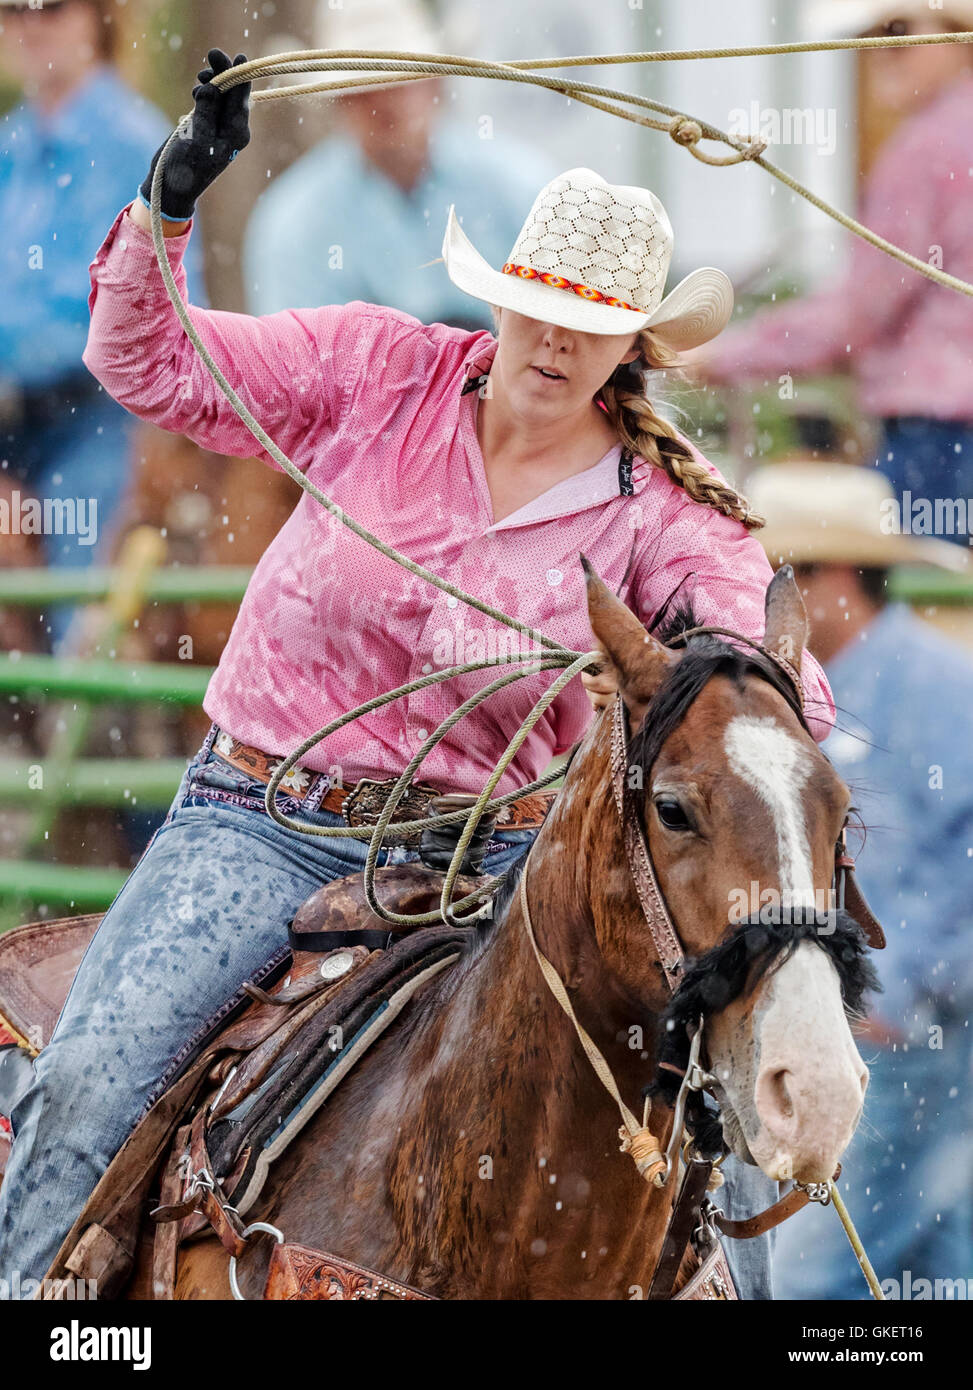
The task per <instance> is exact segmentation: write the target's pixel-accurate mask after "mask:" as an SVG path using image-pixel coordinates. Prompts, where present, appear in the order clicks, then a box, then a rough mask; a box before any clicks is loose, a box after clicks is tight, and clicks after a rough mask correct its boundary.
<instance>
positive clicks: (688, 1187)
mask: <svg viewBox="0 0 973 1390" xmlns="http://www.w3.org/2000/svg"><path fill="white" fill-rule="evenodd" d="M703 634H712V635H720V636H724V637H729V638H732V639H734V640H735V641H738V642H742V643H743V644H745V645H746V646H749V647H752V648H754V649H755V650H756V651H758V652H760V653H761V654H762V655H763V656H764V657H766V658H767V659H768V660H769V661H771V662H772V663H774V664H775V665H776V666H777V667H778V669H780V670H781V671H782V672H783V674H784V675H785V676H786V678H787V680H788V682H789V683H790V685H791V687H792V688H793V691H794V695H795V699H796V702H797V706H798V708H799V709H800V711H801V714H802V715H803V713H804V690H803V686H802V683H801V678H800V675H799V673H798V671H797V670H796V669H795V667H794V666H793V665H792V664H791V662H790V661H788V660H787V659H786V658H785V657H783V656H781V655H780V654H779V653H778V652H775V651H773V650H772V649H770V648H769V647H765V646H764V645H763V644H762V643H760V642H756V641H754V640H753V639H752V638H749V637H745V636H743V635H742V634H741V633H738V632H734V631H733V630H732V629H729V628H723V627H710V626H707V627H702V626H700V627H693V628H689V629H686V630H685V631H683V632H681V633H679V634H678V636H677V637H675V638H673V639H672V642H673V643H675V642H684V641H686V640H687V639H688V638H689V637H692V636H698V635H703ZM667 645H670V644H667ZM628 767H629V729H628V710H627V707H626V705H625V702H624V700H623V699H622V696H621V694H620V693H619V692H616V695H615V699H614V703H613V705H612V724H611V746H610V774H611V784H612V794H613V798H614V801H615V806H616V809H617V811H618V816H619V820H620V822H621V831H622V839H623V842H624V845H625V854H626V858H627V860H628V865H629V870H630V872H631V875H632V880H633V882H634V885H635V891H636V894H637V896H638V900H639V904H640V906H641V909H642V914H643V917H644V918H645V922H646V925H647V926H648V929H649V934H650V936H651V938H652V943H653V946H654V948H655V952H656V955H657V957H658V960H659V964H660V966H661V968H662V972H663V975H664V976H665V980H666V984H667V985H668V987H669V990H670V992H671V993H672V994H675V992H676V990H677V989H678V987H679V983H680V980H681V977H682V975H683V972H684V970H685V966H686V961H687V954H686V951H685V949H684V947H683V945H682V942H681V940H680V937H679V932H678V930H677V928H676V924H675V923H674V921H673V919H672V915H671V913H670V912H669V908H668V906H667V904H666V901H665V898H664V897H663V894H662V891H661V889H660V887H659V883H658V879H657V877H656V872H655V867H654V865H653V863H652V855H651V853H650V850H649V846H648V842H647V840H646V836H645V833H644V831H643V829H642V822H641V818H640V816H639V813H638V807H637V805H636V802H635V797H634V795H633V791H632V788H631V787H630V784H629V779H628V776H627V771H628ZM845 836H846V826H843V827H842V830H841V834H840V836H839V838H838V841H837V843H836V845H835V859H834V880H833V890H834V895H835V901H836V903H837V905H838V907H839V908H842V909H844V910H845V911H846V912H848V913H849V914H850V915H851V916H852V917H853V918H854V919H855V920H856V921H857V923H858V925H859V926H860V927H861V929H862V932H863V933H864V936H865V939H866V941H867V942H868V944H869V945H870V946H872V947H873V948H881V947H882V946H884V945H885V937H884V934H883V932H882V928H881V926H880V925H879V923H878V921H877V920H876V918H875V917H874V916H873V915H872V913H871V911H870V910H869V908H868V905H867V903H866V902H865V899H864V897H863V896H862V894H861V891H860V889H859V888H858V885H857V882H856V880H855V876H854V863H855V861H854V859H853V858H852V857H851V855H850V854H849V853H848V851H847V847H846V840H845ZM528 864H529V856H528V857H527V859H526V860H525V861H524V865H523V869H522V872H521V877H520V885H519V891H520V905H521V911H522V915H523V919H524V927H525V930H526V932H527V935H528V938H529V940H530V943H531V946H532V948H533V951H534V955H535V957H536V959H537V962H538V965H539V966H540V969H541V972H542V974H543V976H544V979H545V981H546V982H547V985H548V987H549V988H550V990H551V993H552V994H553V995H554V997H555V999H556V1000H557V1002H558V1004H559V1005H560V1007H561V1008H562V1010H563V1011H564V1012H565V1013H566V1014H567V1016H568V1018H569V1019H570V1021H571V1023H572V1024H573V1026H574V1029H575V1032H576V1033H577V1035H578V1039H579V1041H580V1043H581V1045H582V1047H583V1049H584V1051H585V1053H586V1055H587V1057H588V1060H589V1061H590V1063H591V1065H592V1067H593V1068H594V1070H595V1073H596V1074H597V1076H598V1077H599V1079H600V1081H601V1082H602V1085H603V1086H604V1087H605V1089H606V1090H607V1091H608V1093H609V1094H610V1095H611V1097H612V1099H613V1100H614V1101H615V1103H616V1105H617V1107H618V1110H619V1114H620V1115H621V1119H622V1125H621V1128H620V1129H619V1132H618V1133H619V1138H620V1139H621V1151H622V1152H623V1153H628V1154H630V1156H631V1158H632V1159H633V1161H634V1163H635V1166H636V1168H637V1169H638V1171H639V1173H640V1174H641V1175H642V1177H643V1178H644V1179H645V1180H646V1181H647V1182H649V1183H651V1184H652V1185H653V1186H655V1187H656V1188H664V1187H666V1185H667V1184H668V1183H669V1182H670V1179H671V1178H673V1176H674V1175H675V1174H676V1172H677V1169H678V1162H679V1152H680V1148H681V1146H682V1145H683V1143H684V1140H685V1135H684V1124H685V1118H686V1108H687V1105H688V1103H689V1099H690V1097H691V1096H692V1095H696V1094H699V1093H701V1092H703V1091H706V1090H709V1089H710V1087H711V1086H713V1085H714V1084H715V1082H716V1078H715V1077H713V1076H712V1075H711V1074H710V1073H709V1072H707V1071H705V1070H704V1069H703V1067H702V1065H701V1063H700V1055H701V1048H702V1040H703V1023H704V1019H703V1017H702V1016H700V1018H699V1020H698V1023H697V1024H696V1026H695V1028H694V1030H693V1031H692V1033H691V1037H690V1040H689V1056H688V1062H687V1065H686V1067H685V1070H684V1071H683V1072H682V1078H681V1082H680V1085H679V1090H678V1092H677V1095H676V1098H675V1102H674V1104H673V1107H672V1110H673V1120H672V1128H671V1131H670V1136H669V1141H668V1144H667V1146H666V1149H665V1151H664V1152H663V1150H662V1147H661V1142H660V1140H659V1139H658V1137H657V1136H656V1134H655V1133H654V1132H653V1130H652V1128H651V1100H650V1099H646V1101H645V1105H644V1107H643V1112H642V1117H641V1122H640V1121H639V1120H637V1119H636V1117H635V1115H634V1113H633V1112H632V1111H631V1110H630V1109H629V1107H628V1106H627V1105H626V1103H625V1101H624V1100H623V1098H622V1095H621V1092H620V1090H619V1088H618V1085H617V1083H616V1081H615V1078H614V1076H613V1075H612V1072H611V1068H610V1067H609V1065H608V1063H607V1061H606V1060H605V1058H604V1056H603V1055H602V1053H601V1052H600V1050H599V1049H598V1047H597V1045H596V1044H595V1042H594V1040H593V1039H592V1038H591V1036H590V1035H589V1034H588V1033H587V1031H586V1030H585V1029H584V1027H583V1026H582V1024H581V1023H580V1021H579V1019H578V1018H577V1015H576V1014H575V1011H574V1008H573V1005H572V1004H571V1000H570V998H569V996H568V993H567V990H566V988H565V986H564V982H563V981H562V980H561V978H560V976H559V975H558V973H557V971H556V969H555V968H554V966H553V965H552V964H551V962H550V961H549V960H548V959H547V957H546V956H545V955H544V954H543V952H542V951H541V950H540V947H539V946H538V944H537V939H536V936H535V933H534V928H533V923H532V921H531V915H530V904H529V898H528V893H527V870H528ZM691 1150H692V1141H690V1142H689V1143H688V1144H687V1145H686V1169H685V1176H684V1179H683V1183H682V1188H681V1191H680V1194H679V1197H678V1198H677V1199H676V1201H675V1204H674V1208H673V1213H672V1216H671V1218H670V1221H669V1227H668V1229H667V1232H666V1238H665V1241H664V1243H663V1248H662V1252H661V1254H660V1257H659V1262H658V1265H657V1267H656V1272H655V1276H654V1278H653V1285H652V1289H650V1292H649V1297H650V1298H666V1297H668V1295H669V1292H670V1290H671V1287H672V1282H673V1281H674V1279H675V1276H676V1273H677V1271H678V1268H679V1263H680V1261H681V1259H682V1256H683V1253H684V1251H685V1249H686V1246H687V1244H688V1241H689V1238H690V1236H691V1235H692V1234H693V1221H692V1220H691V1219H690V1218H692V1216H693V1213H694V1212H695V1210H696V1209H697V1208H699V1210H700V1214H701V1218H702V1222H703V1224H704V1225H705V1226H706V1227H707V1229H708V1230H709V1232H710V1234H711V1235H712V1236H713V1237H714V1238H715V1237H716V1234H717V1231H719V1232H721V1233H722V1234H724V1235H729V1236H733V1237H736V1238H739V1237H751V1236H754V1235H759V1234H763V1232H764V1231H766V1230H770V1229H771V1228H772V1227H773V1226H776V1225H778V1224H779V1223H780V1222H781V1221H783V1220H785V1219H786V1218H787V1217H789V1216H791V1215H793V1214H794V1212H796V1211H798V1210H800V1209H801V1208H802V1207H803V1206H805V1205H806V1204H807V1202H809V1201H817V1202H822V1203H825V1204H827V1202H828V1201H830V1186H829V1185H828V1184H825V1183H808V1184H803V1183H795V1185H794V1187H793V1188H792V1189H791V1191H790V1192H788V1193H787V1194H786V1196H784V1197H783V1198H781V1199H780V1201H778V1202H776V1203H774V1205H773V1206H771V1207H769V1208H767V1210H766V1211H764V1212H761V1213H760V1214H759V1215H758V1216H757V1217H753V1218H750V1219H749V1220H748V1221H728V1220H727V1219H726V1218H724V1217H723V1216H722V1213H720V1212H719V1211H718V1209H717V1208H715V1207H714V1206H713V1205H712V1203H710V1202H709V1201H708V1199H707V1198H706V1191H707V1188H708V1187H709V1188H710V1189H712V1188H713V1187H716V1186H719V1185H720V1183H722V1175H720V1174H719V1173H718V1172H715V1171H714V1169H715V1168H716V1165H717V1164H718V1163H719V1162H721V1161H722V1160H721V1159H711V1158H708V1157H705V1156H703V1155H699V1154H696V1153H694V1152H692V1153H691ZM839 1171H840V1170H839ZM660 1276H661V1277H660Z"/></svg>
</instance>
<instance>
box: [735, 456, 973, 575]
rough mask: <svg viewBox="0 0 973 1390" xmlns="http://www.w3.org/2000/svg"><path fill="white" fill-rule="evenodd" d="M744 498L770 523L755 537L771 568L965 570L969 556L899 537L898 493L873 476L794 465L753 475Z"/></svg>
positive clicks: (845, 468) (944, 544) (805, 462)
mask: <svg viewBox="0 0 973 1390" xmlns="http://www.w3.org/2000/svg"><path fill="white" fill-rule="evenodd" d="M746 490H747V500H748V501H749V503H750V506H751V508H752V509H753V510H754V511H755V512H759V513H761V514H762V515H763V516H765V517H766V518H767V524H766V526H764V527H763V528H762V529H761V530H759V531H757V532H756V533H755V534H756V535H757V536H758V537H759V538H760V540H761V541H762V542H763V547H764V549H765V550H766V552H767V555H768V558H769V559H770V561H771V563H772V564H780V563H790V564H794V565H819V564H832V565H856V566H859V567H862V568H866V569H867V568H874V569H885V568H887V567H890V566H892V565H919V564H927V565H936V566H938V567H939V568H941V569H948V570H953V571H964V570H966V569H967V567H968V565H969V554H968V553H967V552H966V551H964V550H962V549H961V548H960V547H959V546H958V545H954V544H953V543H952V542H950V541H942V540H938V539H936V538H935V537H931V536H916V535H903V534H902V530H901V510H900V507H899V503H898V501H897V500H896V496H895V493H894V492H893V490H892V487H891V484H890V483H889V481H888V479H887V478H886V477H885V475H884V474H883V473H879V472H878V470H877V469H875V468H858V467H855V466H853V465H852V464H848V463H837V462H827V461H824V462H822V461H818V460H810V459H794V460H792V461H788V462H786V463H771V464H765V465H764V466H763V467H761V468H755V469H754V471H753V472H752V473H751V474H750V475H749V476H748V478H747V489H746Z"/></svg>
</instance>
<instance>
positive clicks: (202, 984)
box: [0, 740, 773, 1298]
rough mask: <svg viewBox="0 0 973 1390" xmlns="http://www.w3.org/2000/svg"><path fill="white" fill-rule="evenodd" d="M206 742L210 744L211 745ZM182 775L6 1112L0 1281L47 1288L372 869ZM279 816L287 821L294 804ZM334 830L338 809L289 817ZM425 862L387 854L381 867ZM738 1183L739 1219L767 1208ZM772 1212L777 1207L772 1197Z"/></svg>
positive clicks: (745, 1275) (231, 775)
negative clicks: (75, 1240) (181, 1099)
mask: <svg viewBox="0 0 973 1390" xmlns="http://www.w3.org/2000/svg"><path fill="white" fill-rule="evenodd" d="M208 743H209V740H207V744H208ZM207 744H204V747H203V749H202V750H201V751H200V753H199V754H198V755H197V757H196V758H195V760H194V761H193V762H192V763H191V764H190V765H189V768H188V769H187V771H186V774H185V776H184V777H183V780H182V783H181V785H180V788H179V791H178V792H177V794H176V797H175V800H174V801H173V803H172V808H171V809H170V811H169V814H168V816H167V818H166V821H165V823H164V824H163V825H162V826H161V827H160V828H159V830H158V831H156V833H155V835H154V836H153V838H152V840H151V841H150V843H149V846H148V848H147V849H146V851H145V854H144V855H143V856H142V859H141V860H140V862H139V864H138V865H137V867H136V868H135V870H134V872H133V873H132V874H131V876H130V877H129V879H128V881H127V882H126V884H125V886H124V887H123V889H122V891H121V892H120V893H119V895H118V897H117V898H116V899H115V901H114V903H113V904H112V906H111V908H110V909H109V911H108V913H107V914H106V916H105V919H104V921H103V922H102V924H101V926H100V927H99V929H98V931H97V933H96V935H95V937H94V939H93V941H92V942H91V945H90V946H89V947H88V950H87V952H86V953H85V957H84V960H83V961H82V963H81V966H80V969H79V970H78V974H77V976H76V978H75V981H74V984H73V986H72V988H71V992H70V994H69V995H68V999H67V1002H66V1004H65V1007H64V1011H63V1013H62V1015H61V1018H60V1021H59V1022H58V1025H57V1028H56V1029H55V1032H54V1036H53V1037H52V1039H51V1041H50V1043H49V1045H48V1046H47V1047H46V1048H45V1049H44V1050H43V1052H42V1053H41V1054H40V1056H39V1057H38V1059H37V1061H36V1063H35V1066H34V1078H33V1083H32V1085H31V1087H30V1089H29V1090H28V1091H27V1093H26V1094H25V1095H24V1096H23V1098H22V1099H21V1100H20V1101H19V1102H18V1104H17V1105H16V1106H14V1108H13V1114H12V1115H11V1117H10V1118H11V1122H12V1125H13V1130H14V1140H15V1142H14V1145H13V1150H12V1153H11V1158H10V1164H9V1166H8V1168H7V1174H6V1177H5V1179H4V1182H3V1186H2V1187H0V1278H4V1279H6V1280H7V1285H8V1287H11V1286H12V1285H13V1284H14V1283H15V1280H14V1277H13V1276H14V1274H15V1272H17V1271H19V1275H20V1283H21V1284H23V1283H24V1281H25V1280H28V1279H41V1278H43V1276H44V1274H45V1273H46V1271H47V1269H48V1268H49V1267H50V1264H51V1262H52V1260H53V1258H54V1255H55V1254H56V1253H57V1250H58V1249H59V1247H60V1245H61V1242H62V1241H63V1239H64V1236H65V1235H66V1234H67V1232H68V1230H70V1228H71V1226H72V1225H73V1224H74V1221H75V1220H76V1218H77V1216H78V1214H79V1213H80V1211H81V1209H82V1207H83V1206H84V1204H85V1202H86V1201H87V1199H88V1197H89V1195H90V1194H91V1191H92V1190H93V1188H94V1187H95V1185H96V1183H97V1182H98V1180H99V1178H100V1177H101V1175H102V1173H103V1172H104V1171H105V1169H106V1168H107V1166H108V1164H109V1163H110V1161H111V1159H112V1158H113V1156H114V1154H115V1153H116V1152H117V1150H118V1149H119V1148H120V1147H121V1145H122V1143H123V1142H124V1140H125V1138H126V1136H127V1135H128V1133H129V1131H130V1130H131V1128H132V1126H133V1125H134V1124H135V1122H136V1121H137V1119H138V1118H139V1116H140V1114H141V1113H142V1111H143V1109H144V1108H145V1107H146V1106H147V1105H148V1104H150V1103H151V1101H152V1100H153V1099H154V1097H155V1096H156V1095H157V1094H158V1093H159V1092H160V1090H161V1087H162V1083H163V1082H164V1080H165V1076H166V1073H167V1070H171V1065H172V1061H173V1059H174V1058H175V1057H176V1055H177V1054H178V1053H179V1052H180V1050H181V1049H183V1048H184V1047H185V1044H186V1043H187V1040H188V1039H190V1038H191V1037H192V1036H193V1035H194V1034H195V1033H196V1032H197V1031H198V1030H199V1029H201V1028H202V1026H203V1025H204V1024H205V1022H206V1020H207V1019H208V1018H209V1017H210V1015H211V1014H212V1013H213V1012H214V1011H215V1010H216V1009H218V1008H219V1007H220V1005H221V1004H223V1003H224V1001H225V1000H226V999H228V998H229V997H230V996H231V995H232V994H233V993H234V992H235V991H236V990H238V989H239V987H240V985H241V984H243V982H244V981H245V980H248V979H250V978H251V977H252V976H253V974H254V973H255V972H256V971H257V970H258V969H259V968H260V967H261V966H262V965H264V964H265V962H266V961H268V960H269V959H270V957H271V956H273V955H274V954H275V952H277V951H278V950H279V949H280V947H281V946H282V945H283V944H284V943H285V942H286V940H287V935H286V926H287V923H288V921H289V920H290V919H291V918H292V917H293V915H294V912H295V910H296V909H297V908H298V907H299V905H300V904H301V903H302V902H304V900H305V899H306V898H308V897H309V896H310V895H311V894H312V893H313V892H314V891H315V889H317V888H318V887H319V886H320V885H321V883H323V882H328V881H331V880H333V879H337V878H343V877H345V876H347V875H348V874H353V873H357V872H358V871H359V870H361V869H362V868H363V867H364V864H365V858H366V854H367V850H368V845H367V841H361V840H353V839H350V838H341V839H335V838H330V837H315V838H311V837H309V836H305V835H302V834H301V833H300V832H299V831H293V830H289V829H287V828H285V827H284V826H280V825H278V824H277V823H276V822H275V821H272V820H271V819H270V817H269V816H268V815H267V813H266V811H265V810H264V806H263V798H264V791H265V788H264V786H263V784H262V783H260V782H254V781H252V780H251V779H250V778H249V777H248V776H247V774H246V773H243V772H239V771H237V770H236V769H235V768H233V767H231V766H230V765H229V764H228V763H226V762H224V761H223V760H222V759H220V758H218V757H217V756H216V755H214V754H213V753H212V752H210V751H209V748H208V747H207ZM281 804H282V806H283V808H284V809H285V810H287V809H288V807H287V801H286V799H283V800H282V803H281ZM293 812H296V814H298V815H299V816H300V817H301V819H308V820H311V821H313V822H314V823H316V824H318V825H340V824H342V820H341V817H340V816H339V815H337V814H335V813H334V812H329V811H316V812H314V811H310V812H309V811H305V810H303V809H300V803H296V804H294V806H293V807H292V813H293ZM536 833H537V832H536V830H506V831H497V832H495V833H494V836H493V839H492V840H491V842H490V845H489V846H488V853H487V856H486V859H485V862H484V871H485V872H486V873H488V874H492V875H493V874H501V873H503V872H504V870H505V869H507V868H508V867H509V866H510V864H511V863H513V862H514V861H515V860H516V859H518V858H519V857H520V856H521V855H522V853H523V851H524V845H525V844H526V843H529V842H530V841H531V840H533V838H534V836H535V835H536ZM416 859H418V852H417V851H416V850H415V849H412V848H408V847H403V846H392V847H390V848H389V849H385V850H382V852H381V854H380V855H379V860H378V862H379V864H380V865H384V864H386V863H406V862H409V861H413V860H416ZM754 1181H757V1182H758V1183H764V1184H766V1179H762V1178H761V1177H760V1175H756V1178H755V1179H754V1178H749V1177H746V1178H744V1179H743V1181H742V1182H741V1183H740V1184H739V1185H737V1184H733V1186H732V1192H733V1200H734V1201H735V1202H736V1203H737V1205H736V1206H735V1207H734V1209H733V1215H747V1214H749V1212H750V1211H751V1210H752V1209H755V1208H756V1207H757V1206H759V1205H761V1204H762V1201H761V1198H762V1196H763V1191H762V1190H761V1194H760V1197H758V1199H757V1200H756V1201H755V1202H753V1201H751V1200H750V1199H749V1195H748V1194H749V1191H750V1188H749V1184H751V1183H752V1182H754ZM770 1200H773V1195H771V1197H770ZM737 1244H740V1245H746V1246H747V1247H749V1248H748V1249H747V1250H746V1251H745V1252H737V1251H734V1252H730V1254H731V1259H732V1260H733V1262H734V1263H733V1272H734V1276H735V1278H737V1280H738V1287H740V1289H741V1293H743V1294H744V1296H749V1297H757V1298H759V1297H767V1296H769V1294H768V1292H767V1291H766V1290H767V1288H768V1286H769V1260H768V1258H767V1242H766V1238H764V1239H763V1240H761V1241H747V1242H738V1243H737Z"/></svg>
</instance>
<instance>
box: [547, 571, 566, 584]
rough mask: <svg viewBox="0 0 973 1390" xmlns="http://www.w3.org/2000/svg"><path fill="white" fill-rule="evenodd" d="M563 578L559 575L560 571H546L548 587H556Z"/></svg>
mask: <svg viewBox="0 0 973 1390" xmlns="http://www.w3.org/2000/svg"><path fill="white" fill-rule="evenodd" d="M563 578H564V575H563V574H562V573H561V571H560V570H548V571H547V582H548V584H550V585H552V586H553V585H556V584H560V582H561V580H562V579H563Z"/></svg>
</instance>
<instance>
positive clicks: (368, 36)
mask: <svg viewBox="0 0 973 1390" xmlns="http://www.w3.org/2000/svg"><path fill="white" fill-rule="evenodd" d="M312 43H313V46H314V47H315V48H337V49H344V48H358V49H389V50H394V51H395V52H397V53H442V52H443V51H444V50H443V48H442V41H441V38H440V35H439V34H438V32H437V30H436V27H435V25H434V24H433V21H432V19H431V18H430V16H429V14H428V12H427V10H426V8H425V6H424V5H422V4H420V3H419V2H418V0H341V3H340V5H335V4H329V3H328V0H318V5H317V8H316V10H315V12H314V32H313V39H312ZM297 47H300V44H298V45H297ZM320 76H321V77H322V78H327V79H328V80H329V81H330V80H332V79H333V80H335V81H337V80H339V79H342V78H347V77H358V78H360V79H361V84H362V85H361V86H359V87H349V88H348V89H347V90H348V91H349V92H352V91H353V92H355V93H358V92H380V91H381V90H382V88H383V86H387V87H390V88H395V87H397V86H411V85H412V84H411V83H397V82H393V83H382V82H376V81H375V80H374V79H375V78H376V77H381V76H385V74H383V73H380V72H354V71H351V70H348V71H345V70H339V69H337V68H335V69H333V70H332V71H331V72H323V71H322V72H321V74H320ZM300 80H301V81H305V82H308V81H311V80H312V78H311V75H310V74H309V73H303V74H302V75H301V79H300ZM421 80H422V81H428V80H431V79H427V78H423V79H421Z"/></svg>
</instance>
